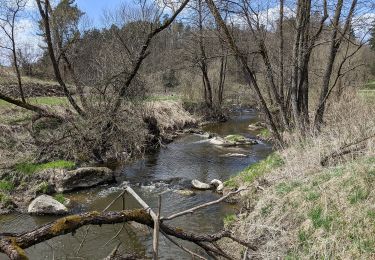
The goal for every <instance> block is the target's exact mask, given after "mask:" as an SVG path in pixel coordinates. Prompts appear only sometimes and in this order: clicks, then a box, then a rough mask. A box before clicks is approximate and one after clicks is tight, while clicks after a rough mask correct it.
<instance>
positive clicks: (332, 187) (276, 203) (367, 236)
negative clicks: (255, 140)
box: [229, 93, 375, 259]
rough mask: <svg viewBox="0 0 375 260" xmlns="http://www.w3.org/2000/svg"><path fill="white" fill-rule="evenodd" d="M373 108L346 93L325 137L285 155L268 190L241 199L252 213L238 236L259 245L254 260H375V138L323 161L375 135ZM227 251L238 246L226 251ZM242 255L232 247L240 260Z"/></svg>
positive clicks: (295, 145)
mask: <svg viewBox="0 0 375 260" xmlns="http://www.w3.org/2000/svg"><path fill="white" fill-rule="evenodd" d="M374 113H375V107H374V105H373V103H372V104H371V103H368V102H365V101H364V100H363V99H361V98H360V97H358V96H357V95H356V94H353V93H348V94H347V95H346V96H345V97H343V99H342V100H341V101H340V102H337V103H334V104H332V105H331V106H330V107H329V109H328V113H327V117H326V122H328V123H327V125H326V126H325V127H324V129H323V132H322V133H321V134H320V135H319V136H317V137H311V138H308V139H307V140H306V141H304V142H299V141H297V139H295V138H294V137H293V136H291V137H289V142H290V147H289V148H288V149H286V150H284V151H282V152H280V155H281V156H282V158H283V160H284V164H283V166H281V167H279V168H277V169H275V170H273V171H271V172H269V173H268V174H266V175H265V176H264V178H266V180H267V182H265V183H269V186H268V187H266V189H265V190H264V191H262V192H261V193H260V194H259V191H258V192H256V193H257V195H256V196H254V192H251V193H249V195H248V196H247V197H244V200H245V202H246V203H245V204H247V205H252V206H253V209H252V210H248V211H246V212H245V213H242V214H241V215H240V216H238V217H239V219H240V220H239V221H237V222H236V224H234V225H233V226H232V228H233V231H235V232H236V234H237V235H238V236H240V237H242V238H243V239H246V240H248V241H250V242H253V243H256V244H257V245H258V246H259V250H258V251H257V252H253V255H254V257H255V259H258V258H259V259H277V258H282V259H370V258H373V257H374V256H375V247H374V246H375V206H374V205H375V192H374V191H373V189H372V187H373V186H374V185H375V158H374V156H375V140H374V139H375V138H372V139H370V140H368V141H366V142H367V148H366V149H365V150H363V151H361V153H360V154H358V153H357V154H351V155H348V156H346V157H345V158H341V160H340V161H339V162H335V163H334V164H331V165H330V166H328V167H322V166H320V160H321V158H323V157H324V156H326V155H327V154H330V153H332V152H333V151H336V150H338V149H339V148H340V147H342V146H343V145H346V144H349V143H351V142H353V141H356V140H360V139H362V138H364V137H366V136H370V135H374V134H375V118H374ZM229 246H230V247H232V246H234V245H231V244H230V245H229ZM243 251H244V249H243V248H241V247H238V248H237V250H233V248H231V250H230V252H236V253H235V254H236V255H235V258H236V259H240V257H241V252H243Z"/></svg>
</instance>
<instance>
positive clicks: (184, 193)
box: [175, 190, 195, 196]
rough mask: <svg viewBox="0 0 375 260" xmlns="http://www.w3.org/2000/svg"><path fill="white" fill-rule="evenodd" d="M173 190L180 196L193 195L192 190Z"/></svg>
mask: <svg viewBox="0 0 375 260" xmlns="http://www.w3.org/2000/svg"><path fill="white" fill-rule="evenodd" d="M175 192H176V193H177V194H180V195H182V196H194V195H195V192H194V191H192V190H175Z"/></svg>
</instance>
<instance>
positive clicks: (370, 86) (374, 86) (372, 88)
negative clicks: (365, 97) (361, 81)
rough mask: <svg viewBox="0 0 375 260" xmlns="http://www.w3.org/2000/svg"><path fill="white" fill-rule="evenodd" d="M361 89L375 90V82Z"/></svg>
mask: <svg viewBox="0 0 375 260" xmlns="http://www.w3.org/2000/svg"><path fill="white" fill-rule="evenodd" d="M361 89H368V90H375V80H373V81H370V82H368V83H367V84H365V85H364V86H363V87H362V88H361Z"/></svg>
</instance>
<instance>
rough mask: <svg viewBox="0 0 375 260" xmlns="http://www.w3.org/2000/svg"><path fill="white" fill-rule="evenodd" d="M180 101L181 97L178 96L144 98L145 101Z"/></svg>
mask: <svg viewBox="0 0 375 260" xmlns="http://www.w3.org/2000/svg"><path fill="white" fill-rule="evenodd" d="M178 100H181V96H179V95H173V96H169V95H165V96H164V95H160V96H148V97H146V98H145V101H178Z"/></svg>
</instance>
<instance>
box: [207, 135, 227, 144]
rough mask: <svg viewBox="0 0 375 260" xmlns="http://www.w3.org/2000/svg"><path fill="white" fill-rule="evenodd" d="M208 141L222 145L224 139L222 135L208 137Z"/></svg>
mask: <svg viewBox="0 0 375 260" xmlns="http://www.w3.org/2000/svg"><path fill="white" fill-rule="evenodd" d="M210 143H211V144H214V145H224V144H225V143H226V141H225V140H224V138H222V137H219V136H215V137H212V138H210Z"/></svg>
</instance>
